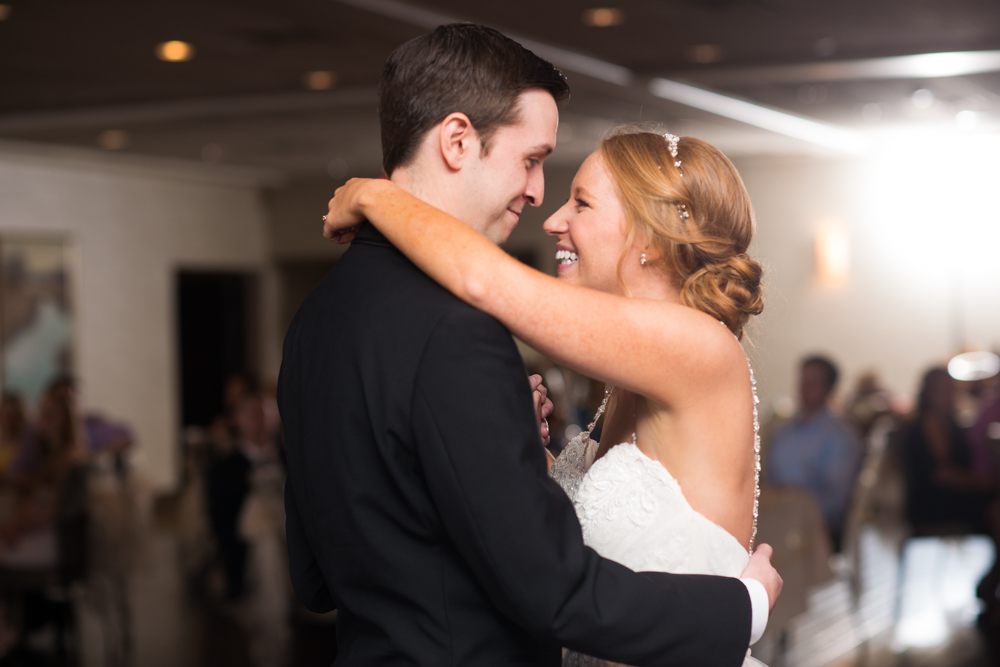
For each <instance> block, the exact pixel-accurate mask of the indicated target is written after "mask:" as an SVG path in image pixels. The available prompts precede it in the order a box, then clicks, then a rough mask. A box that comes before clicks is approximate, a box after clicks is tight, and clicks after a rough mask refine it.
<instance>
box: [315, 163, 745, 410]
mask: <svg viewBox="0 0 1000 667" xmlns="http://www.w3.org/2000/svg"><path fill="white" fill-rule="evenodd" d="M362 219H365V220H368V221H370V222H371V223H372V224H374V225H375V227H377V228H378V229H379V231H381V232H382V233H383V234H384V235H385V236H386V238H388V239H389V241H390V242H391V243H392V244H393V245H394V246H396V247H397V248H399V250H401V251H402V252H403V253H404V254H405V255H406V256H407V257H409V258H410V260H411V261H413V262H414V264H416V265H417V266H418V267H420V269H421V270H423V271H424V272H425V273H427V274H428V275H429V276H431V277H432V278H433V279H434V280H435V281H437V282H438V283H440V284H441V285H442V286H444V287H445V288H446V289H447V290H448V291H450V292H451V293H453V294H454V295H455V296H457V297H458V298H460V299H462V300H463V301H465V302H466V303H469V304H470V305H472V306H474V307H476V308H478V309H480V310H483V311H485V312H487V313H489V314H490V315H492V316H494V317H496V318H497V319H498V320H500V321H501V322H503V323H504V325H506V326H507V327H508V328H509V329H510V330H511V331H512V332H513V333H514V334H515V335H516V336H518V337H519V338H521V339H523V340H524V341H525V342H527V343H528V344H529V345H531V346H532V347H534V348H535V349H537V350H539V351H540V352H542V353H543V354H545V355H547V356H548V357H549V358H551V359H553V360H555V361H556V362H558V363H561V364H565V365H567V366H570V367H572V368H574V369H577V370H579V371H580V372H582V373H584V374H585V375H588V376H590V377H595V378H599V379H601V380H604V381H606V382H609V383H612V384H615V385H617V386H620V387H623V388H625V389H628V390H630V391H634V392H637V393H639V394H642V395H643V396H647V397H649V398H653V399H659V400H661V401H663V402H665V403H673V402H674V401H675V400H676V399H678V398H680V397H681V396H686V395H688V394H687V392H689V391H690V390H691V389H692V388H693V386H694V385H693V384H692V383H712V382H716V381H717V380H718V379H719V378H718V375H717V373H718V372H719V371H721V370H722V369H726V368H729V369H732V368H733V367H734V364H733V361H734V360H736V359H737V357H736V356H735V355H740V356H739V359H742V352H741V351H740V350H739V345H738V344H736V342H735V339H734V338H733V336H732V335H731V334H730V333H729V332H728V330H727V329H725V328H724V327H722V326H720V325H719V323H718V322H716V321H714V320H713V319H712V318H711V317H709V316H708V315H706V314H704V313H702V312H700V311H697V310H695V309H693V308H688V307H686V306H681V305H677V304H671V303H666V302H663V301H656V300H647V299H632V298H626V297H622V296H616V295H613V294H608V293H605V292H600V291H597V290H592V289H587V288H584V287H578V286H575V285H571V284H568V283H566V282H563V281H560V280H557V279H556V278H553V277H552V276H549V275H546V274H544V273H542V272H540V271H536V270H534V269H532V268H530V267H528V266H526V265H524V264H522V263H521V262H519V261H517V260H516V259H514V258H513V257H511V256H510V255H508V254H507V253H505V252H504V251H503V250H501V249H500V248H498V247H497V246H495V245H493V243H491V242H490V241H489V240H488V239H487V238H486V237H485V236H483V235H482V234H480V233H478V232H477V231H475V230H473V229H472V228H471V227H469V226H467V225H465V224H464V223H462V222H461V221H459V220H458V219H456V218H454V217H452V216H451V215H449V214H447V213H445V212H443V211H441V210H439V209H437V208H435V207H433V206H431V205H430V204H427V203H426V202H423V201H421V200H420V199H417V198H416V197H414V196H413V195H410V194H409V193H407V192H405V191H404V190H402V189H400V188H398V187H397V186H395V185H394V184H393V183H391V182H390V181H386V180H362V179H352V180H351V181H349V182H348V183H347V184H346V185H344V186H343V187H342V188H340V189H338V190H337V193H336V196H335V197H334V198H333V199H332V200H331V201H330V212H329V215H328V216H327V223H326V225H325V227H324V234H325V235H326V236H327V237H328V238H334V239H335V240H340V241H341V242H344V241H346V240H350V238H353V233H352V232H350V231H349V228H351V227H352V226H354V225H356V224H357V223H358V222H359V221H360V220H362ZM735 367H736V368H739V367H740V365H739V364H736V365H735Z"/></svg>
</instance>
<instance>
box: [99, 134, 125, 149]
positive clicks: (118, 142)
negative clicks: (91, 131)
mask: <svg viewBox="0 0 1000 667" xmlns="http://www.w3.org/2000/svg"><path fill="white" fill-rule="evenodd" d="M97 144H98V145H99V146H100V147H101V148H103V149H104V150H106V151H120V150H121V149H123V148H125V147H126V146H128V133H127V132H125V131H124V130H104V132H101V133H100V134H99V135H98V136H97Z"/></svg>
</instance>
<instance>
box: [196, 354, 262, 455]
mask: <svg viewBox="0 0 1000 667" xmlns="http://www.w3.org/2000/svg"><path fill="white" fill-rule="evenodd" d="M256 390H257V383H256V382H254V380H253V379H252V378H250V377H249V376H247V375H246V374H244V373H233V374H231V375H230V376H229V377H227V378H226V383H225V385H224V386H223V388H222V412H221V413H220V414H218V415H216V417H215V419H213V420H212V423H211V424H210V425H209V428H208V430H209V437H210V439H211V441H212V445H213V447H214V448H215V449H216V451H217V452H222V451H225V452H228V451H229V450H231V449H232V447H233V446H234V445H235V439H236V437H237V434H236V410H237V409H238V408H239V406H240V404H241V403H242V402H243V399H244V398H246V397H247V396H250V395H251V394H254V393H255V392H256Z"/></svg>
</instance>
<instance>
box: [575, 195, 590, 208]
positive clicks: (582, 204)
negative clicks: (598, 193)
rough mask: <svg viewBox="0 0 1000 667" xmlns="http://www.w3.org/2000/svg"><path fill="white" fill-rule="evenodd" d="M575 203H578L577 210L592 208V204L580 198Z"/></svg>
mask: <svg viewBox="0 0 1000 667" xmlns="http://www.w3.org/2000/svg"><path fill="white" fill-rule="evenodd" d="M574 201H576V207H577V208H590V204H588V203H587V202H585V201H583V200H582V199H580V198H579V197H577V198H576V199H575V200H574Z"/></svg>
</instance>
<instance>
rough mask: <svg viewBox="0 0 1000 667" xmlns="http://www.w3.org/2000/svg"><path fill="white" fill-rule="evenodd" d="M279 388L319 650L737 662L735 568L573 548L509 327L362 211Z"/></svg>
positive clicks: (294, 522)
mask: <svg viewBox="0 0 1000 667" xmlns="http://www.w3.org/2000/svg"><path fill="white" fill-rule="evenodd" d="M278 400H279V405H280V408H281V416H282V419H283V420H284V427H285V436H286V452H287V457H288V482H287V487H286V491H285V501H286V512H287V533H288V554H289V559H290V564H291V574H292V581H293V583H294V586H295V590H296V592H297V593H298V596H299V598H300V599H301V600H302V602H303V604H305V606H306V607H308V608H310V609H312V610H314V611H329V610H331V609H334V608H336V609H337V610H338V616H337V625H336V628H337V646H338V651H339V654H338V657H337V662H336V663H335V664H337V665H365V666H373V665H426V666H427V667H441V666H443V665H460V666H462V667H476V666H479V665H546V666H557V665H559V663H560V647H561V646H568V647H572V648H574V649H576V650H578V651H582V652H585V653H588V654H591V655H596V656H600V657H604V658H608V659H613V660H617V661H620V662H625V663H628V664H630V665H638V666H645V665H678V666H680V665H683V667H698V666H701V665H705V666H713V667H714V666H717V665H718V666H727V667H736V666H737V665H739V664H741V661H742V658H743V655H744V654H745V652H746V649H747V643H748V641H749V636H750V623H751V612H750V597H749V594H748V593H747V591H746V588H745V587H744V586H743V584H742V583H741V582H739V581H738V580H736V579H731V578H721V577H707V576H681V575H669V574H662V573H656V574H653V573H642V574H637V573H634V572H632V571H630V570H628V569H626V568H625V567H623V566H621V565H619V564H617V563H614V562H612V561H608V560H605V559H602V558H600V557H599V556H598V555H597V554H596V553H595V552H594V551H593V550H591V549H590V548H588V547H586V546H584V544H583V539H582V536H581V532H580V526H579V523H578V521H577V518H576V514H575V513H574V510H573V506H572V504H571V503H570V501H569V499H568V498H567V497H566V495H565V494H564V493H563V491H562V489H561V488H560V487H559V486H558V485H557V484H556V483H555V482H553V481H551V480H550V479H549V478H548V476H547V474H546V468H545V458H544V454H543V452H542V445H541V442H540V438H539V434H538V424H537V422H536V419H535V416H534V411H533V410H532V402H531V395H530V388H529V386H528V381H527V378H526V372H525V369H524V365H523V363H522V361H521V358H520V356H519V355H518V352H517V349H516V347H515V345H514V343H513V341H512V339H511V336H510V333H509V332H508V331H507V330H506V329H505V328H504V327H503V325H501V324H500V323H499V322H497V321H496V320H495V319H493V318H492V317H490V316H488V315H486V314H484V313H482V312H479V311H477V310H475V309H473V308H471V307H469V306H467V305H466V304H464V303H462V302H461V301H459V300H458V299H456V298H455V297H453V296H452V295H451V294H449V293H448V292H446V291H445V290H444V289H443V288H441V287H440V286H439V285H437V284H436V283H434V282H433V281H432V280H431V279H430V278H428V277H427V276H426V275H424V274H423V273H421V272H420V271H419V270H418V269H417V268H416V267H415V266H414V265H413V264H412V263H410V262H409V260H407V259H406V258H405V257H404V256H403V255H402V254H401V253H400V252H398V251H397V250H396V249H395V248H393V247H392V246H391V245H389V243H388V242H387V241H386V240H385V238H384V237H383V236H382V235H381V234H380V233H379V232H378V231H376V230H375V229H374V228H373V227H371V225H365V226H364V227H363V229H362V231H361V233H360V234H359V235H358V237H357V239H356V240H355V241H354V244H353V246H352V247H351V248H350V249H349V250H348V251H347V253H345V255H344V256H343V258H342V259H341V260H340V261H339V262H338V263H337V266H336V268H334V269H333V271H331V272H330V274H329V275H328V276H327V277H326V278H325V279H324V280H323V282H322V283H321V284H320V285H319V287H317V288H316V290H315V291H313V293H312V294H310V296H309V297H308V299H306V301H305V303H304V304H303V306H302V308H301V309H300V310H299V312H298V314H297V315H296V316H295V319H294V321H293V322H292V325H291V327H290V329H289V331H288V335H287V337H286V339H285V346H284V358H283V361H282V366H281V378H280V381H279V387H278Z"/></svg>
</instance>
